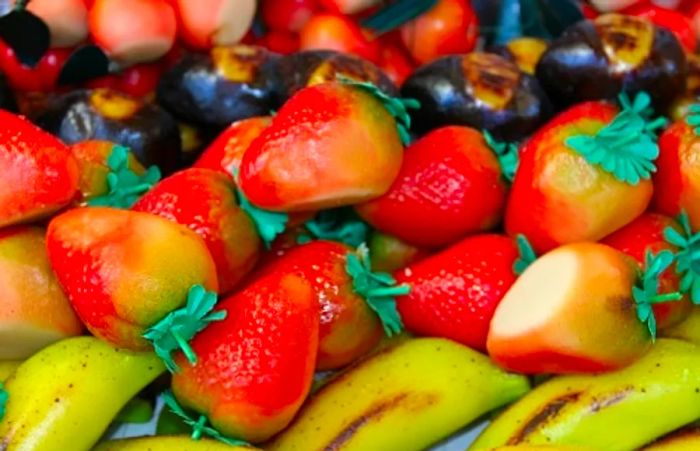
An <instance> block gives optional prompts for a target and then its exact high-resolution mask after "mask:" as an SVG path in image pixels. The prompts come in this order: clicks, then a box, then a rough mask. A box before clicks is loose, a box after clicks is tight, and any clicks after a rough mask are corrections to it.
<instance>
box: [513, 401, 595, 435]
mask: <svg viewBox="0 0 700 451" xmlns="http://www.w3.org/2000/svg"><path fill="white" fill-rule="evenodd" d="M580 396H581V392H574V393H567V394H566V395H564V396H560V397H558V398H554V399H553V400H551V401H549V402H548V403H547V404H545V405H544V406H542V408H541V409H540V410H539V411H538V412H537V413H535V414H534V415H533V416H532V417H531V418H530V419H529V420H528V421H526V422H525V424H523V427H522V428H520V431H518V432H517V433H515V434H514V435H513V436H512V437H511V438H510V439H509V440H508V443H507V445H517V444H520V443H523V441H524V440H525V439H526V438H527V437H528V435H530V434H532V433H533V432H535V431H536V430H537V429H538V428H540V427H541V426H542V425H543V424H546V423H547V422H548V421H550V420H552V419H553V418H555V417H556V416H557V415H558V414H559V412H560V411H561V409H563V408H564V407H566V405H567V404H569V403H572V402H576V401H577V400H578V399H579V397H580Z"/></svg>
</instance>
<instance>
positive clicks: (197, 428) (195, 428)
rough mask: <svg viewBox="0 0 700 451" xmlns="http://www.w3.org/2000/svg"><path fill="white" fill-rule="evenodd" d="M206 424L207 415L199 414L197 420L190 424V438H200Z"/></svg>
mask: <svg viewBox="0 0 700 451" xmlns="http://www.w3.org/2000/svg"><path fill="white" fill-rule="evenodd" d="M206 424H207V417H205V416H204V415H200V416H199V418H198V419H197V422H196V423H195V424H193V425H192V439H193V440H199V439H200V438H202V430H203V429H204V426H205V425H206Z"/></svg>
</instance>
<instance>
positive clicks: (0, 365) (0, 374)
mask: <svg viewBox="0 0 700 451" xmlns="http://www.w3.org/2000/svg"><path fill="white" fill-rule="evenodd" d="M20 363H22V362H21V361H20V360H2V361H0V382H5V381H6V380H7V378H8V377H10V376H11V375H12V373H14V372H15V370H16V369H17V367H18V366H19V364H20Z"/></svg>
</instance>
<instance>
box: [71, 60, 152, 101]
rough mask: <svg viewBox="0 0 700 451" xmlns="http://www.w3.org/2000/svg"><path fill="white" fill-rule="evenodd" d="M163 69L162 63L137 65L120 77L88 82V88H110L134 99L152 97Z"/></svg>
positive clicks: (124, 71) (105, 77) (108, 77)
mask: <svg viewBox="0 0 700 451" xmlns="http://www.w3.org/2000/svg"><path fill="white" fill-rule="evenodd" d="M162 74H163V67H162V65H161V64H160V63H147V64H137V65H135V66H131V67H127V68H126V69H124V70H123V71H122V72H121V73H120V74H118V75H106V76H104V77H99V78H95V79H92V80H90V81H88V82H87V83H86V84H85V86H86V87H87V88H110V89H113V90H116V91H119V92H122V93H124V94H128V95H130V96H133V97H147V96H149V95H152V94H153V93H154V92H155V91H156V88H157V87H158V82H159V81H160V76H161V75H162Z"/></svg>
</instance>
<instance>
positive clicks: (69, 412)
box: [0, 337, 165, 451]
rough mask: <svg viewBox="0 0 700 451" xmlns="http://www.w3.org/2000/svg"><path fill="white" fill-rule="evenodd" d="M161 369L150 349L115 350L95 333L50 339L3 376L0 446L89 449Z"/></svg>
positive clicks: (10, 449) (15, 450) (13, 450)
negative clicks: (4, 393)
mask: <svg viewBox="0 0 700 451" xmlns="http://www.w3.org/2000/svg"><path fill="white" fill-rule="evenodd" d="M164 369H165V368H164V367H163V365H162V363H161V361H160V359H158V357H156V355H155V354H153V353H132V352H127V351H123V350H118V349H115V348H114V347H112V346H110V345H109V344H107V343H106V342H103V341H101V340H98V339H97V338H93V337H77V338H69V339H66V340H62V341H59V342H57V343H54V344H53V345H51V346H49V347H47V348H44V349H43V350H41V351H39V352H38V353H36V354H34V355H33V356H32V357H30V358H29V359H28V360H27V361H25V362H24V363H22V364H21V365H20V366H19V367H18V368H17V370H16V371H15V373H14V374H13V375H12V376H11V377H10V379H8V380H7V383H6V384H5V389H6V390H7V392H8V394H9V399H8V402H7V410H6V412H5V417H4V418H3V419H2V421H0V450H3V451H4V450H7V451H68V450H70V451H84V450H89V449H90V448H91V447H92V446H93V445H94V444H95V443H97V441H98V440H99V439H100V436H101V435H102V434H103V433H104V431H105V429H107V426H108V425H109V423H110V422H111V421H112V419H113V418H114V417H115V416H116V414H117V413H118V412H119V411H120V409H121V408H122V407H123V406H124V405H125V404H126V403H127V402H128V401H129V400H130V399H131V398H132V397H133V396H134V395H136V394H137V393H138V392H139V391H140V390H141V389H142V388H144V387H145V386H146V385H148V384H149V383H150V382H151V381H152V380H153V379H154V378H156V377H157V376H158V375H159V374H161V373H162V372H163V371H164Z"/></svg>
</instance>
